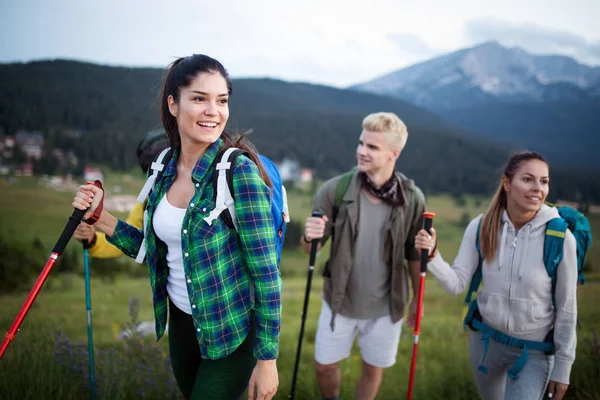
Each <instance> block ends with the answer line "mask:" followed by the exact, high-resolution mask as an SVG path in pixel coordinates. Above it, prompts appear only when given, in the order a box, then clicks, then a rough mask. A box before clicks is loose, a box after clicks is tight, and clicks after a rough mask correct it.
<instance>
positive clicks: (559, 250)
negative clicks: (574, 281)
mask: <svg viewBox="0 0 600 400" xmlns="http://www.w3.org/2000/svg"><path fill="white" fill-rule="evenodd" d="M555 207H556V209H557V210H558V214H559V215H560V217H558V218H554V219H552V220H550V221H548V224H547V225H546V238H545V240H544V264H545V265H546V271H547V272H548V276H550V278H551V279H552V303H553V304H554V305H555V306H556V299H555V297H554V292H555V290H556V269H557V268H558V264H560V262H561V260H562V256H563V244H564V241H565V233H566V231H567V229H569V230H570V231H571V233H572V234H573V236H575V241H576V242H577V273H578V282H579V284H581V285H583V284H584V283H585V275H584V273H583V269H584V267H585V256H586V254H587V251H588V250H589V248H590V246H591V244H592V231H591V229H590V222H589V221H588V219H587V217H586V216H585V215H583V214H582V213H580V212H579V211H577V210H576V209H574V208H573V207H569V206H560V205H555ZM480 229H481V220H480V221H479V226H478V227H477V236H476V246H477V252H478V253H479V264H478V266H477V270H476V271H475V274H473V278H472V279H471V284H470V285H469V290H468V292H467V296H466V298H465V305H467V306H468V305H469V304H470V303H471V298H472V296H473V293H474V292H476V291H477V289H478V288H479V284H480V283H481V278H482V271H481V266H482V263H483V258H482V256H481V248H480V245H479V231H480Z"/></svg>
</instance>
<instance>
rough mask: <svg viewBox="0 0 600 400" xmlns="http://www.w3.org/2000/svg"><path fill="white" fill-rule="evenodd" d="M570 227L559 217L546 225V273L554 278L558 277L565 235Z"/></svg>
mask: <svg viewBox="0 0 600 400" xmlns="http://www.w3.org/2000/svg"><path fill="white" fill-rule="evenodd" d="M568 228H569V225H568V224H567V221H565V220H564V219H562V218H560V217H558V218H554V219H551V220H550V221H548V223H547V224H546V238H545V239H544V264H545V265H546V271H548V275H549V276H550V277H551V278H552V277H553V276H555V275H556V268H557V267H558V264H560V261H561V260H562V253H563V246H564V242H565V233H566V232H567V229H568Z"/></svg>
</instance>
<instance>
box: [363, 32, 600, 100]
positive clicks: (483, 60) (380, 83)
mask: <svg viewBox="0 0 600 400" xmlns="http://www.w3.org/2000/svg"><path fill="white" fill-rule="evenodd" d="M599 84H600V67H589V66H586V65H583V64H580V63H578V62H577V61H575V60H573V59H572V58H569V57H566V56H555V55H549V56H538V55H532V54H530V53H527V52H526V51H525V50H523V49H521V48H518V47H515V48H506V47H503V46H502V45H500V44H499V43H497V42H487V43H484V44H481V45H479V46H476V47H473V48H468V49H463V50H459V51H456V52H454V53H450V54H447V55H444V56H441V57H437V58H434V59H432V60H429V61H425V62H422V63H419V64H416V65H413V66H410V67H407V68H404V69H400V70H398V71H395V72H392V73H389V74H387V75H384V76H382V77H379V78H376V79H373V80H371V81H369V82H366V83H363V84H358V85H355V86H353V87H352V89H357V90H362V91H368V92H374V93H378V94H387V95H391V96H394V97H399V98H402V99H404V100H408V101H411V102H413V103H415V104H418V105H421V106H425V107H428V108H431V109H436V110H439V109H448V108H455V107H464V106H470V105H473V104H481V103H486V102H488V101H497V100H500V101H511V102H512V101H519V102H521V101H528V102H529V101H534V102H540V101H557V100H558V101H570V100H585V99H588V98H589V97H590V95H591V93H590V91H591V90H592V88H595V89H596V91H597V87H598V85H599Z"/></svg>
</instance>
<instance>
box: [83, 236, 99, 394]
mask: <svg viewBox="0 0 600 400" xmlns="http://www.w3.org/2000/svg"><path fill="white" fill-rule="evenodd" d="M82 243H83V269H84V275H85V309H86V311H87V333H88V354H89V368H90V398H91V399H92V400H95V399H96V377H95V376H94V341H93V340H92V295H91V291H90V259H89V254H88V248H89V245H90V244H89V242H88V241H87V239H84V240H83V242H82Z"/></svg>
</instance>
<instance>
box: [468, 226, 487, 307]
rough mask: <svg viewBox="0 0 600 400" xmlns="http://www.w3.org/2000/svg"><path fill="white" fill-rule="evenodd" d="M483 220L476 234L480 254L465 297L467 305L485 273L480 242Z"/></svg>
mask: <svg viewBox="0 0 600 400" xmlns="http://www.w3.org/2000/svg"><path fill="white" fill-rule="evenodd" d="M481 222H482V219H480V220H479V224H478V225H477V233H476V234H475V247H476V248H477V254H478V255H479V260H478V261H477V269H476V270H475V273H474V274H473V277H472V278H471V283H470V284H469V290H468V291H467V296H466V297H465V305H467V306H468V305H469V304H470V303H471V299H472V297H473V293H475V292H476V291H477V289H478V288H479V285H480V284H481V279H482V278H483V273H482V271H481V267H482V265H483V257H482V255H481V244H480V242H479V234H480V232H481Z"/></svg>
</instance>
